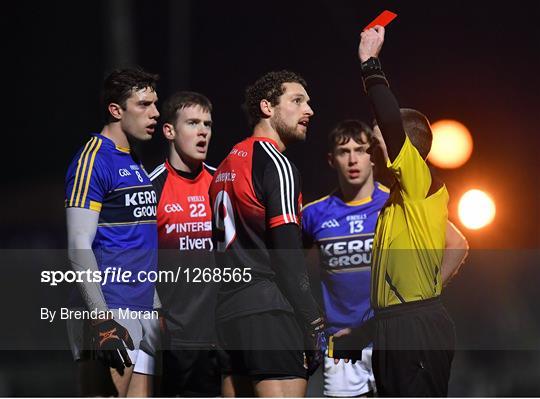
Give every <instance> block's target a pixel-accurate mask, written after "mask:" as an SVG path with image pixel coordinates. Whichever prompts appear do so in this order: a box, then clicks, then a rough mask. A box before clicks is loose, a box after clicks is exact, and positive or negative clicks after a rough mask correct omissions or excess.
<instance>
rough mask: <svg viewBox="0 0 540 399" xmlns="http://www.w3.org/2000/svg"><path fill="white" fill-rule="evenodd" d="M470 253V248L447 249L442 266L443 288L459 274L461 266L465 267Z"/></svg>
mask: <svg viewBox="0 0 540 399" xmlns="http://www.w3.org/2000/svg"><path fill="white" fill-rule="evenodd" d="M468 252H469V249H468V248H452V249H449V248H447V249H445V250H444V255H443V261H442V265H441V279H442V284H443V286H445V285H446V284H448V283H449V282H450V280H451V279H452V277H454V276H455V275H456V274H457V273H458V271H459V269H460V267H461V265H463V263H464V262H465V259H466V258H467V254H468Z"/></svg>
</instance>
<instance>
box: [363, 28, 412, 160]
mask: <svg viewBox="0 0 540 399" xmlns="http://www.w3.org/2000/svg"><path fill="white" fill-rule="evenodd" d="M383 43H384V28H383V27H381V26H376V27H375V28H372V29H368V30H366V31H364V32H362V34H361V35H360V44H359V46H358V56H359V58H360V62H361V63H362V66H361V68H362V79H363V82H364V88H365V90H366V93H367V94H368V96H369V99H370V102H371V106H372V107H373V112H374V113H375V117H376V119H377V124H378V126H379V128H380V129H381V132H382V135H383V138H384V141H385V143H386V148H387V150H388V157H389V158H390V161H393V160H394V159H395V158H396V157H397V155H398V154H399V152H400V150H401V147H402V146H403V143H404V142H405V130H404V129H403V123H402V121H401V114H400V110H399V104H398V102H397V100H396V98H395V97H394V94H393V93H392V91H391V90H390V88H389V86H388V81H387V79H386V76H385V74H384V72H383V70H382V66H381V63H380V61H379V58H378V57H379V53H380V51H381V49H382V45H383Z"/></svg>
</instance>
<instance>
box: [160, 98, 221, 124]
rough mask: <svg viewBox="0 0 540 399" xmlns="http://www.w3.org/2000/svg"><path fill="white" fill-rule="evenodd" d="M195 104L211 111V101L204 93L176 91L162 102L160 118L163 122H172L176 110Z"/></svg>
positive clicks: (174, 118)
mask: <svg viewBox="0 0 540 399" xmlns="http://www.w3.org/2000/svg"><path fill="white" fill-rule="evenodd" d="M196 105H198V106H199V107H201V108H202V109H203V110H204V111H206V112H212V103H211V102H210V100H209V99H208V98H207V97H206V96H205V95H204V94H201V93H197V92H194V91H177V92H176V93H173V94H172V95H171V96H170V97H168V98H167V99H166V100H165V102H164V103H163V107H162V109H161V118H162V120H163V122H165V123H171V124H174V123H175V122H176V117H177V112H178V111H180V110H181V109H184V108H187V107H193V106H196Z"/></svg>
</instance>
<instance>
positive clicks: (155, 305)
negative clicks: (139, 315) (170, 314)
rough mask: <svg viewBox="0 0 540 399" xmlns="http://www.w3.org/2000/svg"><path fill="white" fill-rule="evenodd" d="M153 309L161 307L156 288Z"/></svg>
mask: <svg viewBox="0 0 540 399" xmlns="http://www.w3.org/2000/svg"><path fill="white" fill-rule="evenodd" d="M154 309H161V300H160V299H159V295H158V292H157V288H154Z"/></svg>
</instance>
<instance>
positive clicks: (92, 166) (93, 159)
mask: <svg viewBox="0 0 540 399" xmlns="http://www.w3.org/2000/svg"><path fill="white" fill-rule="evenodd" d="M101 143H102V141H101V140H99V142H98V144H97V146H96V149H95V150H94V151H93V152H92V158H91V159H90V166H88V177H87V179H86V186H85V187H84V194H83V197H82V199H81V206H84V203H85V201H86V195H87V194H88V186H90V179H91V178H92V171H93V170H94V161H95V159H96V154H97V152H98V151H99V148H100V147H101Z"/></svg>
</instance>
